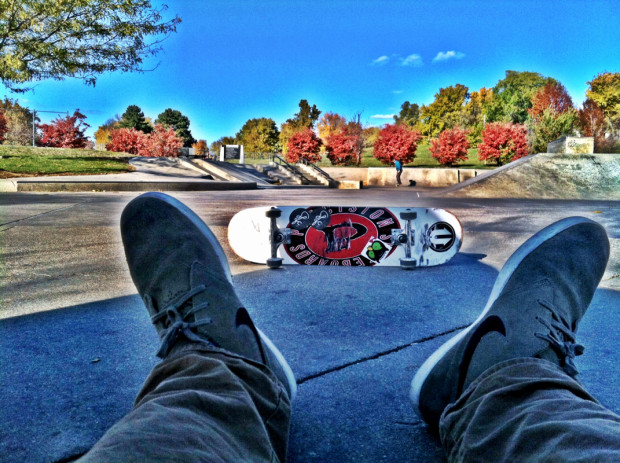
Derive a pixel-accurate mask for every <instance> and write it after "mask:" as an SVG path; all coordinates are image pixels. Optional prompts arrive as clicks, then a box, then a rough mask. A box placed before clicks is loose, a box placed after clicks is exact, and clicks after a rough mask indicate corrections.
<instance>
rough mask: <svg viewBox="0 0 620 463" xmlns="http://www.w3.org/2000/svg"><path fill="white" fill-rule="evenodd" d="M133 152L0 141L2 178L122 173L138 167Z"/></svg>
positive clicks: (0, 176) (0, 175)
mask: <svg viewBox="0 0 620 463" xmlns="http://www.w3.org/2000/svg"><path fill="white" fill-rule="evenodd" d="M132 157H133V156H132V155H129V154H126V153H113V152H108V151H97V150H88V149H83V150H82V149H64V148H33V147H29V146H1V145H0V178H11V177H37V176H42V175H97V174H118V173H122V172H131V171H133V170H134V168H133V167H132V166H130V165H129V163H128V161H129V159H131V158H132Z"/></svg>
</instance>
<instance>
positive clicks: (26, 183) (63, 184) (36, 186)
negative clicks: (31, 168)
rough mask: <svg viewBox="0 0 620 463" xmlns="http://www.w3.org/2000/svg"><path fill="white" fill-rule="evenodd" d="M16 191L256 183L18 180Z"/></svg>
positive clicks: (251, 185)
mask: <svg viewBox="0 0 620 463" xmlns="http://www.w3.org/2000/svg"><path fill="white" fill-rule="evenodd" d="M15 183H16V189H15V190H12V191H25V192H43V191H46V192H61V191H69V192H80V191H210V190H255V189H256V188H257V186H256V182H214V181H203V182H77V181H49V180H46V181H36V180H17V181H16V182H15Z"/></svg>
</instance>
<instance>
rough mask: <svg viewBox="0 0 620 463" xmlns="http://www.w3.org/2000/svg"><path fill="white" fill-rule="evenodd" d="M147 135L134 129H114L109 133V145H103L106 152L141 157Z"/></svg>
mask: <svg viewBox="0 0 620 463" xmlns="http://www.w3.org/2000/svg"><path fill="white" fill-rule="evenodd" d="M146 137H147V135H146V134H145V133H144V132H141V131H140V130H136V129H133V128H132V129H114V130H112V131H111V132H110V143H107V144H106V145H105V149H107V150H108V151H116V152H119V153H129V154H135V155H140V156H142V154H140V153H142V152H144V144H145V142H146Z"/></svg>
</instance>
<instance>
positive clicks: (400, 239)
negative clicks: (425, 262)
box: [392, 209, 418, 270]
mask: <svg viewBox="0 0 620 463" xmlns="http://www.w3.org/2000/svg"><path fill="white" fill-rule="evenodd" d="M400 218H401V220H405V221H406V222H405V228H396V229H394V230H392V244H393V245H394V246H404V247H405V257H404V258H401V259H400V266H401V267H402V268H404V269H405V270H409V269H412V268H416V267H417V266H418V262H417V260H416V259H414V258H412V257H411V247H412V246H413V245H414V244H415V241H414V239H415V238H414V236H413V230H412V226H411V225H412V224H411V222H412V221H413V220H415V219H417V218H418V214H417V212H414V211H411V210H409V209H408V210H406V211H403V212H401V213H400Z"/></svg>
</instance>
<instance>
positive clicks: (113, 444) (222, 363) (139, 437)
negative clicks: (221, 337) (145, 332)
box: [80, 343, 291, 463]
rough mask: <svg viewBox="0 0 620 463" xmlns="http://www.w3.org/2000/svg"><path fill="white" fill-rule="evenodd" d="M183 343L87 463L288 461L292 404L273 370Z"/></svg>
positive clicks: (151, 377) (85, 459)
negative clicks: (93, 462) (287, 449)
mask: <svg viewBox="0 0 620 463" xmlns="http://www.w3.org/2000/svg"><path fill="white" fill-rule="evenodd" d="M177 347H179V346H175V350H174V351H173V352H172V353H171V354H170V355H168V357H167V358H166V359H165V360H164V361H163V362H161V363H160V364H159V365H157V366H156V367H155V368H154V369H153V371H152V372H151V374H150V375H149V377H148V378H147V380H146V382H145V384H144V386H143V387H142V390H141V391H140V393H139V394H138V397H137V399H136V403H135V406H134V408H133V410H132V411H131V412H130V413H129V414H128V415H126V416H125V417H124V418H123V419H121V420H120V421H119V422H118V423H116V424H115V425H114V426H113V427H112V428H110V429H109V430H108V432H107V433H106V434H105V435H104V436H103V437H102V438H101V440H100V441H99V442H97V444H95V446H94V447H93V448H92V449H91V450H90V451H89V452H88V453H87V454H86V455H85V456H84V457H82V459H81V460H80V461H81V462H91V461H98V462H119V463H120V462H138V461H139V462H147V461H148V462H186V461H187V462H190V461H191V462H202V461H204V462H284V461H285V460H286V448H287V442H288V432H289V422H290V416H291V403H290V400H289V398H288V395H287V393H286V391H285V389H284V386H282V385H281V384H280V383H279V382H278V380H277V379H276V377H275V376H274V375H273V373H271V371H270V370H269V369H268V368H267V367H265V366H264V365H262V364H260V363H256V362H252V361H250V360H247V359H243V358H242V357H239V356H237V355H234V354H231V353H229V352H226V351H224V350H220V349H217V348H214V347H207V346H203V345H199V344H189V343H188V344H185V345H182V346H180V348H177Z"/></svg>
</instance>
